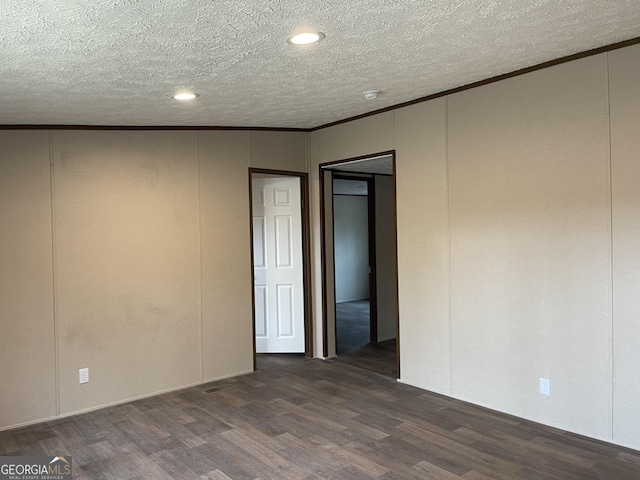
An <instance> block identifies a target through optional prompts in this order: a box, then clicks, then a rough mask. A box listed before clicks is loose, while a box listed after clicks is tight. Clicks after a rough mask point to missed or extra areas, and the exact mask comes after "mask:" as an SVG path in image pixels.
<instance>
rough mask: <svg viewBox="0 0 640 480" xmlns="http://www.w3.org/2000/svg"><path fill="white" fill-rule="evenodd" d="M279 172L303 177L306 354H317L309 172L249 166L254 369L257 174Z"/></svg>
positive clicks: (301, 200) (283, 174)
mask: <svg viewBox="0 0 640 480" xmlns="http://www.w3.org/2000/svg"><path fill="white" fill-rule="evenodd" d="M254 173H260V174H266V175H279V176H282V177H297V178H299V179H300V208H301V213H302V285H303V290H304V292H303V297H304V354H305V356H307V357H313V329H312V328H311V271H310V266H311V248H310V246H311V244H310V237H311V230H310V219H309V174H308V173H305V172H293V171H288V170H271V169H268V168H254V167H249V231H250V241H251V331H252V332H253V370H254V371H256V370H257V353H256V318H255V317H256V297H255V288H254V281H255V275H254V271H253V265H254V258H253V188H252V187H253V174H254Z"/></svg>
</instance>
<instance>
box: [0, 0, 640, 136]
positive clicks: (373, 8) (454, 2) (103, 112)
mask: <svg viewBox="0 0 640 480" xmlns="http://www.w3.org/2000/svg"><path fill="white" fill-rule="evenodd" d="M639 19H640V2H639V1H638V0H609V1H608V0H589V1H587V0H535V1H534V0H518V1H506V0H505V1H499V0H484V1H479V0H430V1H397V0H393V1H390V0H359V1H357V2H348V1H345V0H322V1H315V0H313V1H299V0H273V1H268V0H263V1H251V2H247V1H232V0H206V1H205V0H47V1H43V0H2V2H1V5H0V124H82V125H146V126H154V125H169V126H179V125H192V126H215V125H225V126H258V127H298V128H309V127H315V126H318V125H323V124H326V123H329V122H333V121H336V120H340V119H344V118H347V117H351V116H354V115H359V114H362V113H366V112H369V111H372V110H377V109H380V108H384V107H386V106H390V105H395V104H398V103H401V102H405V101H409V100H412V99H415V98H419V97H423V96H426V95H429V94H433V93H437V92H440V91H443V90H446V89H450V88H454V87H457V86H460V85H465V84H469V83H471V82H475V81H478V80H482V79H486V78H489V77H492V76H495V75H499V74H502V73H507V72H511V71H514V70H517V69H520V68H523V67H527V66H530V65H535V64H539V63H541V62H544V61H547V60H552V59H555V58H559V57H562V56H566V55H570V54H573V53H576V52H581V51H584V50H588V49H591V48H596V47H600V46H603V45H608V44H611V43H615V42H618V41H622V40H626V39H629V38H634V37H638V36H640V21H639ZM305 27H311V28H313V29H317V30H320V31H322V32H324V33H325V34H326V35H327V38H326V39H325V40H324V41H323V42H321V43H320V44H317V45H310V46H292V45H288V44H287V43H286V42H285V39H286V37H288V36H289V35H290V34H291V33H292V32H296V31H299V30H301V29H304V28H305ZM182 88H185V89H193V90H194V91H196V92H198V93H199V94H200V97H199V98H198V99H197V100H196V101H195V102H193V103H190V104H179V103H177V102H176V101H175V100H173V99H172V98H171V96H172V95H173V93H174V92H175V91H176V90H178V89H182ZM371 89H376V90H381V91H382V94H381V95H380V96H379V97H378V99H377V100H365V99H364V97H363V96H362V92H364V91H365V90H371Z"/></svg>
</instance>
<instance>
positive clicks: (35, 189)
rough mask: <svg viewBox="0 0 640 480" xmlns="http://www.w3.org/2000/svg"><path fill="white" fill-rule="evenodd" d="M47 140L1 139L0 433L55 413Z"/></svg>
mask: <svg viewBox="0 0 640 480" xmlns="http://www.w3.org/2000/svg"><path fill="white" fill-rule="evenodd" d="M51 252H52V239H51V181H50V176H49V133H48V132H46V131H24V132H12V131H4V132H0V315H1V317H0V328H1V333H0V365H2V368H1V369H0V427H2V426H6V425H16V424H20V423H24V422H28V421H30V420H33V419H36V418H46V417H50V416H52V415H55V412H56V390H55V388H56V381H55V380H56V362H55V324H54V316H53V271H52V253H51Z"/></svg>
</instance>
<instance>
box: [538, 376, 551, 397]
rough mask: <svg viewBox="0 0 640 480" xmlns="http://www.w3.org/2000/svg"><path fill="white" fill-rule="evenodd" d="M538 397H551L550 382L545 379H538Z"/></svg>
mask: <svg viewBox="0 0 640 480" xmlns="http://www.w3.org/2000/svg"><path fill="white" fill-rule="evenodd" d="M540 395H551V381H550V380H549V379H547V378H542V377H541V378H540Z"/></svg>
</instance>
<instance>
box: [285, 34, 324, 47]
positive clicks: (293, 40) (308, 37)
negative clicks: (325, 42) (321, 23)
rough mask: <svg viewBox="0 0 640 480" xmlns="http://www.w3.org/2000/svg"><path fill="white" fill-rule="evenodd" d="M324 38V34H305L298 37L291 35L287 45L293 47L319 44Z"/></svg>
mask: <svg viewBox="0 0 640 480" xmlns="http://www.w3.org/2000/svg"><path fill="white" fill-rule="evenodd" d="M323 38H324V33H322V32H303V33H298V34H296V35H291V36H290V37H289V38H287V43H290V44H292V45H309V44H310V43H316V42H319V41H320V40H322V39H323Z"/></svg>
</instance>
